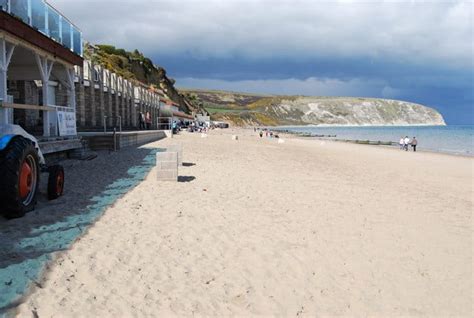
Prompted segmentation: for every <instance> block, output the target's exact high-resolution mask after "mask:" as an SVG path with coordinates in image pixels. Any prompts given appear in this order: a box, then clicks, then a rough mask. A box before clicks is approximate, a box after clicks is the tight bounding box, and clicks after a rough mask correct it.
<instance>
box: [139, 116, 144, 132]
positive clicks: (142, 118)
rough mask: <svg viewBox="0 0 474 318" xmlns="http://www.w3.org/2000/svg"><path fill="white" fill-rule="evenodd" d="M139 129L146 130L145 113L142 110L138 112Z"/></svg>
mask: <svg viewBox="0 0 474 318" xmlns="http://www.w3.org/2000/svg"><path fill="white" fill-rule="evenodd" d="M138 129H140V130H145V115H143V113H142V112H140V113H139V114H138Z"/></svg>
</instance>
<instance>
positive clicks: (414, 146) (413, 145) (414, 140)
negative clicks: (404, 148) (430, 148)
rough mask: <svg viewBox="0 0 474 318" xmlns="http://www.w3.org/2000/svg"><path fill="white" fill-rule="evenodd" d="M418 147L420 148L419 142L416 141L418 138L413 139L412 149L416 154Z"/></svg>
mask: <svg viewBox="0 0 474 318" xmlns="http://www.w3.org/2000/svg"><path fill="white" fill-rule="evenodd" d="M416 146H418V140H416V137H413V139H412V140H411V147H412V148H413V151H414V152H416Z"/></svg>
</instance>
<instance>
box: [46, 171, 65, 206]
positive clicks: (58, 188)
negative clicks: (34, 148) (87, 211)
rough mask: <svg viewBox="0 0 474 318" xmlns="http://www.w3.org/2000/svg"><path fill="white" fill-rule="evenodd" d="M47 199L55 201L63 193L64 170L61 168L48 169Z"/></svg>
mask: <svg viewBox="0 0 474 318" xmlns="http://www.w3.org/2000/svg"><path fill="white" fill-rule="evenodd" d="M48 172H49V178H48V199H49V200H56V199H57V198H59V197H60V196H62V195H63V191H64V169H63V167H62V166H59V165H56V166H51V167H49V169H48Z"/></svg>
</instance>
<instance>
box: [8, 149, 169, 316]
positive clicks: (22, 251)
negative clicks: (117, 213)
mask: <svg viewBox="0 0 474 318" xmlns="http://www.w3.org/2000/svg"><path fill="white" fill-rule="evenodd" d="M158 151H164V149H157V148H146V147H139V148H135V147H134V148H127V149H124V150H122V151H120V152H116V153H113V152H112V153H106V152H104V153H101V155H100V156H99V157H98V158H96V159H95V160H92V161H66V162H65V163H64V165H65V171H66V185H65V192H64V196H63V197H61V198H59V199H58V200H56V201H50V202H48V201H47V199H46V195H45V193H44V188H45V186H42V187H41V189H40V191H41V193H39V195H38V205H37V207H36V210H35V211H33V212H31V213H28V214H27V215H26V216H25V217H23V218H21V219H16V220H11V221H8V220H6V219H4V218H2V217H0V242H1V243H0V244H1V248H0V317H3V316H4V315H6V314H7V311H8V310H10V309H12V308H14V307H16V306H17V305H18V304H19V303H20V302H21V299H22V297H23V296H24V294H25V293H26V292H27V291H28V289H29V287H30V286H34V285H36V286H41V285H39V284H40V283H39V280H40V277H41V273H42V269H43V267H44V266H45V264H46V262H47V261H48V260H50V259H51V254H52V253H54V252H58V251H63V250H66V249H68V248H69V247H70V246H71V244H72V243H73V242H74V241H75V240H76V239H77V238H78V237H79V236H80V235H81V234H83V233H84V231H85V230H86V229H87V228H88V227H89V226H90V225H91V224H93V223H94V222H95V221H96V220H97V218H99V217H100V216H101V215H102V214H103V212H104V211H105V210H106V208H107V207H109V206H110V205H111V204H112V203H114V202H115V201H116V200H117V199H119V198H120V197H121V196H123V195H124V194H125V193H127V192H128V191H130V190H131V189H132V188H134V187H135V186H136V185H138V184H139V183H140V182H141V181H142V180H143V179H144V178H145V177H146V176H147V174H148V173H149V171H150V170H151V169H152V168H153V167H154V166H155V163H156V152H158ZM42 177H43V179H45V178H44V176H42ZM0 208H1V207H0Z"/></svg>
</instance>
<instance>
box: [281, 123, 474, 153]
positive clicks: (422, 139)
mask: <svg viewBox="0 0 474 318" xmlns="http://www.w3.org/2000/svg"><path fill="white" fill-rule="evenodd" d="M277 129H278V130H288V131H289V132H295V133H304V134H310V135H326V136H327V135H331V136H336V137H323V138H325V139H328V140H335V139H345V140H370V141H382V142H394V143H398V142H399V140H400V138H402V137H405V136H408V137H409V138H410V139H411V138H413V137H416V139H417V140H418V149H419V150H421V151H432V152H440V153H447V154H453V155H465V156H474V125H446V126H428V125H416V126H328V125H325V126H315V125H308V126H279V127H277Z"/></svg>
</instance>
